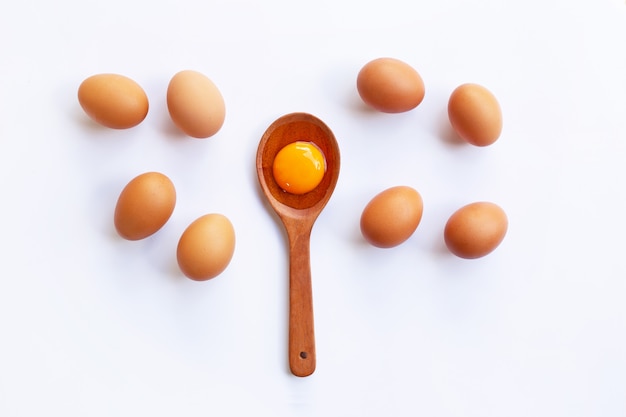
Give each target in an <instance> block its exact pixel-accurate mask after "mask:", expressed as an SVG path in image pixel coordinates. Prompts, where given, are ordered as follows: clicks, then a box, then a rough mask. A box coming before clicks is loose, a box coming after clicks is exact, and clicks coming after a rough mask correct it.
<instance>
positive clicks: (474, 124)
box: [448, 84, 502, 146]
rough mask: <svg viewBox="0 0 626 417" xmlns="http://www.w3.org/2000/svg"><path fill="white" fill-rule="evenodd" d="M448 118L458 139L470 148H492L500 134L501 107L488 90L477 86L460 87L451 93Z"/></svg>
mask: <svg viewBox="0 0 626 417" xmlns="http://www.w3.org/2000/svg"><path fill="white" fill-rule="evenodd" d="M448 117H449V118H450V123H451V124H452V127H453V128H454V130H455V131H456V132H457V133H458V134H459V136H460V137H461V138H463V139H464V140H465V141H467V142H469V143H471V144H472V145H476V146H488V145H491V144H492V143H494V142H495V141H496V140H498V138H499V137H500V133H501V132H502V111H501V110H500V104H499V103H498V100H497V99H496V98H495V97H494V95H493V94H491V92H490V91H489V90H487V89H486V88H485V87H483V86H481V85H478V84H463V85H460V86H459V87H457V88H456V89H455V90H454V91H453V92H452V94H451V95H450V100H449V101H448Z"/></svg>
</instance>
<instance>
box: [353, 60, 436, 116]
mask: <svg viewBox="0 0 626 417" xmlns="http://www.w3.org/2000/svg"><path fill="white" fill-rule="evenodd" d="M357 90H358V92H359V95H360V96H361V99H362V100H363V101H364V102H365V103H367V104H368V105H370V106H372V107H373V108H375V109H376V110H379V111H381V112H385V113H402V112H406V111H409V110H412V109H414V108H415V107H417V106H418V105H419V104H420V103H421V102H422V100H423V99H424V94H425V89H424V81H423V80H422V77H421V76H420V74H419V73H418V72H417V71H416V70H415V69H414V68H413V67H411V66H410V65H409V64H407V63H405V62H403V61H400V60H398V59H395V58H378V59H375V60H373V61H370V62H368V63H367V64H365V66H363V68H361V70H360V71H359V74H358V76H357Z"/></svg>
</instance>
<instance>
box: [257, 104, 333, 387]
mask: <svg viewBox="0 0 626 417" xmlns="http://www.w3.org/2000/svg"><path fill="white" fill-rule="evenodd" d="M296 141H307V142H312V143H314V144H315V145H316V146H317V147H318V148H319V149H320V150H321V151H322V153H323V154H324V158H325V160H326V172H325V174H324V177H323V178H322V181H321V183H320V184H319V185H318V186H317V187H316V188H315V189H314V190H312V191H310V192H308V193H306V194H300V195H296V194H290V193H287V192H285V191H284V190H283V189H281V188H280V186H279V185H278V184H277V183H276V181H275V180H274V177H273V174H272V166H273V163H274V158H275V157H276V154H277V153H278V152H279V151H280V150H281V149H282V148H283V147H285V146H286V145H288V144H289V143H292V142H296ZM339 161H340V157H339V146H338V144H337V141H336V140H335V136H334V135H333V133H332V131H331V130H330V129H329V128H328V127H327V126H326V125H325V124H324V123H323V122H322V121H321V120H320V119H318V118H317V117H315V116H313V115H310V114H308V113H291V114H287V115H285V116H283V117H281V118H279V119H277V120H276V121H275V122H274V123H272V124H271V125H270V126H269V127H268V129H267V130H266V131H265V133H264V134H263V137H262V138H261V142H260V143H259V147H258V150H257V159H256V165H257V166H256V167H257V175H258V178H259V183H260V185H261V188H262V190H263V193H264V194H265V196H266V197H267V199H268V201H269V203H270V205H271V206H272V208H273V209H274V211H275V212H276V214H277V215H278V217H279V218H280V219H281V221H282V223H283V225H284V227H285V230H286V231H287V236H288V239H289V367H290V369H291V372H292V373H293V374H294V375H296V376H302V377H304V376H309V375H311V374H312V373H313V372H314V371H315V367H316V354H315V331H314V323H313V294H312V288H311V263H310V237H311V231H312V228H313V224H314V223H315V220H316V219H317V218H318V216H319V214H320V213H321V212H322V209H323V208H324V207H325V206H326V203H327V202H328V200H329V199H330V197H331V195H332V193H333V190H334V189H335V185H336V184H337V179H338V177H339V166H340V162H339Z"/></svg>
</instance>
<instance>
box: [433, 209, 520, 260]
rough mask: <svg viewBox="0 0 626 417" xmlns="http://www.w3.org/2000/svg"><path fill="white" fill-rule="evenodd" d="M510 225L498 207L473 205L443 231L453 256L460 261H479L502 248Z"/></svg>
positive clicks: (452, 220) (456, 213)
mask: <svg viewBox="0 0 626 417" xmlns="http://www.w3.org/2000/svg"><path fill="white" fill-rule="evenodd" d="M508 224H509V223H508V219H507V216H506V213H505V212H504V210H503V209H502V208H501V207H500V206H498V205H497V204H494V203H490V202H476V203H471V204H468V205H466V206H463V207H461V208H460V209H458V210H457V211H456V212H454V213H453V214H452V216H450V218H449V219H448V222H447V223H446V227H445V229H444V239H445V243H446V246H447V247H448V249H449V250H450V252H452V253H453V254H455V255H457V256H459V257H461V258H465V259H476V258H480V257H483V256H485V255H487V254H489V253H491V252H492V251H493V250H495V249H496V248H497V247H498V246H499V245H500V243H501V242H502V240H503V239H504V236H505V235H506V232H507V229H508Z"/></svg>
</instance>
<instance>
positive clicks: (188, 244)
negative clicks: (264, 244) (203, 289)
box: [176, 213, 235, 281]
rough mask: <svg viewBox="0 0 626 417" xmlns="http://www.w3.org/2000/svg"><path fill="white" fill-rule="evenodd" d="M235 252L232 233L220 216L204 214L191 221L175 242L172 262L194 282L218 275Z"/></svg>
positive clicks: (230, 224)
mask: <svg viewBox="0 0 626 417" xmlns="http://www.w3.org/2000/svg"><path fill="white" fill-rule="evenodd" d="M234 252H235V229H234V228H233V225H232V223H231V222H230V220H228V218H227V217H226V216H224V215H222V214H216V213H212V214H206V215H204V216H201V217H199V218H198V219H196V220H194V221H193V222H192V223H191V224H190V225H189V226H188V227H187V228H186V229H185V231H184V232H183V234H182V235H181V237H180V240H179V241H178V247H177V250H176V258H177V260H178V266H179V267H180V270H181V271H182V272H183V274H185V275H186V276H187V277H188V278H190V279H192V280H194V281H206V280H209V279H211V278H214V277H216V276H218V275H219V274H221V273H222V272H223V271H224V270H225V269H226V267H227V266H228V264H229V263H230V261H231V259H232V257H233V254H234Z"/></svg>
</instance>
